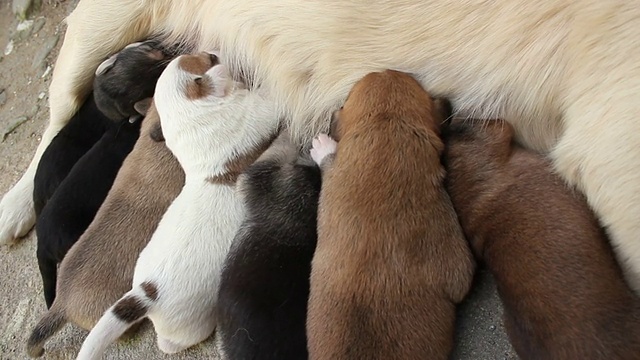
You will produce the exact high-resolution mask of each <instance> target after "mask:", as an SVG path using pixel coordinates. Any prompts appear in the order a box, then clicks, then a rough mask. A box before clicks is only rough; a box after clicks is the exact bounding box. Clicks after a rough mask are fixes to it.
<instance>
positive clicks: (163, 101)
mask: <svg viewBox="0 0 640 360" xmlns="http://www.w3.org/2000/svg"><path fill="white" fill-rule="evenodd" d="M242 90H246V87H245V86H244V85H243V84H242V83H239V82H236V81H234V80H233V78H232V76H231V73H230V72H229V70H228V68H227V66H225V65H222V64H220V62H219V59H218V56H217V55H215V54H213V53H208V52H202V53H199V54H195V55H181V56H179V57H178V58H176V59H174V60H173V61H171V63H169V65H168V66H167V68H166V69H165V71H164V72H163V73H162V75H161V76H160V79H159V80H158V84H157V86H156V92H155V102H156V106H157V107H158V111H159V112H160V114H161V118H162V119H163V126H164V121H168V119H171V121H170V122H172V123H174V122H181V123H182V125H187V124H188V123H186V121H189V120H190V119H193V118H194V117H197V116H200V115H201V114H213V113H214V112H217V111H221V110H222V109H223V108H224V107H225V105H227V104H229V103H232V102H233V100H234V99H235V98H236V95H237V94H238V93H239V92H240V91H242ZM194 125H195V124H194ZM200 125H202V124H200Z"/></svg>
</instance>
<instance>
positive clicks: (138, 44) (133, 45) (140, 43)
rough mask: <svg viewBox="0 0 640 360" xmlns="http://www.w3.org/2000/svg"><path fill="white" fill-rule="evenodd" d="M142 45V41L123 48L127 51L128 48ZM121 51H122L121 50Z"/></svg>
mask: <svg viewBox="0 0 640 360" xmlns="http://www.w3.org/2000/svg"><path fill="white" fill-rule="evenodd" d="M142 44H144V42H143V41H138V42H134V43H131V44H129V45H127V46H125V47H124V48H125V49H129V48H132V47H138V46H140V45H142ZM123 50H124V49H123Z"/></svg>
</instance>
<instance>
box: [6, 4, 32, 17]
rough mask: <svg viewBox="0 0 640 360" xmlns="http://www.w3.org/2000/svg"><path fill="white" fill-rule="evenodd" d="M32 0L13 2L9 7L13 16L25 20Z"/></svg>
mask: <svg viewBox="0 0 640 360" xmlns="http://www.w3.org/2000/svg"><path fill="white" fill-rule="evenodd" d="M31 5H32V0H13V2H12V5H11V10H13V13H14V14H15V16H17V17H18V18H19V19H21V20H24V19H26V18H27V15H28V14H29V10H31Z"/></svg>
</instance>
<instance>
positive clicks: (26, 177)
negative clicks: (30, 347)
mask: <svg viewBox="0 0 640 360" xmlns="http://www.w3.org/2000/svg"><path fill="white" fill-rule="evenodd" d="M149 3H153V2H152V1H151V2H149ZM150 7H151V5H148V4H147V1H141V0H118V1H114V0H81V1H80V2H79V3H78V6H77V7H76V9H75V10H74V11H73V12H72V13H71V15H69V17H68V18H67V25H68V26H67V31H66V34H65V37H64V42H63V44H62V47H61V49H60V54H59V55H58V59H57V60H56V63H55V67H54V70H53V77H52V80H51V86H50V88H49V106H50V115H49V125H48V126H47V129H46V130H45V132H44V134H43V135H42V140H41V141H40V144H39V145H38V148H37V149H36V152H35V155H34V156H33V159H32V160H31V163H30V164H29V167H28V168H27V170H26V171H25V173H24V174H23V175H22V177H21V178H20V180H19V181H18V182H17V183H16V185H14V186H13V188H12V189H11V190H9V192H7V194H5V196H4V197H3V198H2V201H0V244H6V243H9V242H11V241H13V240H14V239H16V238H19V237H22V236H24V235H25V234H26V233H27V232H29V230H30V229H31V228H32V227H33V225H34V224H35V220H36V218H35V217H36V216H35V210H34V206H33V179H34V176H35V173H36V169H37V167H38V162H39V161H40V158H41V157H42V153H43V152H44V151H45V149H46V148H47V146H49V144H50V143H51V140H53V138H54V137H55V136H56V134H57V133H58V132H59V131H60V129H62V128H63V127H64V125H66V124H67V122H68V121H69V119H70V118H71V117H72V116H73V114H74V113H75V112H76V111H77V110H78V109H79V108H80V105H81V104H82V102H83V101H84V99H85V97H86V95H87V94H88V93H89V91H90V90H91V83H92V81H93V76H94V72H95V70H96V68H97V67H98V65H99V64H100V62H102V61H103V60H104V59H105V58H106V57H107V56H109V55H110V54H112V53H115V52H117V51H119V50H120V49H122V48H123V47H125V46H126V45H127V44H129V43H131V42H134V41H137V40H141V39H144V38H145V37H147V36H149V34H150V31H151V29H152V26H153V24H152V21H153V20H152V16H151V14H152V13H153V12H152V11H151V9H150Z"/></svg>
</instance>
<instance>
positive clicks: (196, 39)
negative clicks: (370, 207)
mask: <svg viewBox="0 0 640 360" xmlns="http://www.w3.org/2000/svg"><path fill="white" fill-rule="evenodd" d="M160 32H164V33H166V34H169V35H170V36H171V37H172V38H173V39H176V38H181V39H183V40H185V41H186V42H190V43H192V45H195V47H196V48H200V49H206V48H221V49H222V54H223V62H225V63H230V64H233V68H234V71H236V72H237V71H239V70H242V73H243V74H245V75H247V76H249V77H250V78H251V79H252V80H253V81H254V82H255V83H260V84H263V85H264V86H266V87H267V89H268V90H269V91H270V92H271V93H272V95H273V97H274V100H275V102H276V104H277V105H278V107H279V109H280V110H281V111H282V112H283V113H284V114H286V115H288V116H289V119H290V122H291V125H292V126H293V127H292V131H293V132H294V134H295V135H296V136H297V137H298V139H304V140H306V141H307V142H310V140H311V136H312V135H314V134H316V133H318V131H319V130H321V129H323V128H324V129H326V128H327V127H328V120H329V116H328V114H330V113H331V112H332V111H333V110H335V109H337V108H338V107H339V106H341V104H342V102H343V101H344V99H345V97H346V95H347V93H348V92H349V90H350V88H351V86H352V85H353V84H354V82H355V81H356V80H358V79H360V78H361V77H362V76H364V75H365V74H366V73H368V72H372V71H378V70H381V69H383V68H392V69H396V70H401V71H407V72H410V73H413V74H415V75H416V76H417V78H418V79H419V80H420V81H421V82H422V84H423V85H424V86H425V87H426V88H427V89H428V90H429V91H430V92H432V93H434V94H435V95H437V96H448V97H450V98H451V99H452V100H453V102H454V105H455V107H456V108H457V109H458V111H459V112H462V113H463V114H467V115H474V116H478V117H502V118H504V119H506V120H507V121H509V122H510V123H511V124H513V126H514V127H515V129H516V132H517V136H518V139H519V141H521V142H522V143H523V144H524V145H525V146H527V147H528V148H531V149H534V150H539V151H543V152H548V153H550V155H551V157H552V158H553V160H554V164H555V167H556V169H557V170H558V172H559V173H560V174H561V175H562V176H563V177H564V179H565V180H567V181H568V182H569V183H570V184H572V185H576V186H577V187H578V188H579V189H580V190H582V191H584V192H585V193H586V195H587V198H588V200H589V203H590V204H591V206H592V207H593V208H594V209H595V211H596V212H597V214H598V215H599V217H600V219H601V221H602V223H603V225H604V226H606V227H607V229H608V230H609V232H610V234H611V237H612V240H613V243H614V247H615V249H616V251H617V254H618V255H619V257H620V259H622V260H623V263H624V265H625V267H626V268H627V269H626V270H627V275H630V278H631V279H633V281H632V282H633V285H634V287H635V289H636V290H640V120H638V116H640V6H638V2H637V1H636V0H611V1H602V0H574V1H566V0H539V1H530V0H495V1H471V0H467V1H447V0H389V1H368V0H351V1H344V0H280V1H276V0H193V1H179V0H81V1H80V3H79V4H78V6H77V8H76V9H75V10H74V12H73V13H72V14H71V15H70V16H69V18H68V29H67V33H66V35H65V40H64V44H63V46H62V49H61V51H60V55H59V57H58V60H57V63H56V67H55V70H54V74H53V79H52V83H51V89H50V91H51V93H50V106H51V118H50V125H49V127H48V129H47V130H46V132H45V134H44V135H43V140H42V142H41V144H40V146H39V147H38V150H37V151H36V154H35V156H34V159H33V161H32V163H31V165H30V166H29V169H28V170H27V172H26V173H25V174H24V176H23V177H22V179H21V180H20V182H19V183H18V184H17V185H16V186H15V187H14V188H13V189H12V190H11V191H10V192H9V193H8V194H7V195H6V196H5V197H4V199H3V201H2V203H1V204H0V240H3V241H8V240H10V239H12V238H13V237H16V236H19V235H22V234H24V233H26V232H27V231H28V229H29V228H30V227H31V226H32V224H33V222H34V215H33V206H32V204H31V198H30V196H31V194H30V192H31V190H32V186H33V185H32V182H33V173H34V171H35V168H36V164H37V162H38V160H39V157H40V154H41V153H42V151H43V150H44V149H45V147H46V145H47V144H48V143H49V141H51V138H52V137H53V136H54V135H55V134H56V133H57V131H58V130H59V129H60V128H61V127H62V126H63V125H64V124H65V123H66V122H67V121H68V119H69V118H70V117H71V116H72V114H73V113H74V111H75V110H76V109H77V108H78V107H79V106H80V104H81V103H82V100H83V99H84V97H85V95H86V94H87V92H88V91H89V89H90V84H91V79H92V77H93V73H94V70H95V68H96V67H97V66H98V64H99V63H100V62H101V61H102V60H104V58H105V57H107V56H108V55H109V54H111V53H113V52H116V51H118V50H120V49H121V48H122V47H124V46H125V45H127V44H129V43H131V42H133V41H137V40H140V39H143V38H145V37H147V36H149V35H151V34H154V33H160ZM550 221H553V219H550Z"/></svg>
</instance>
